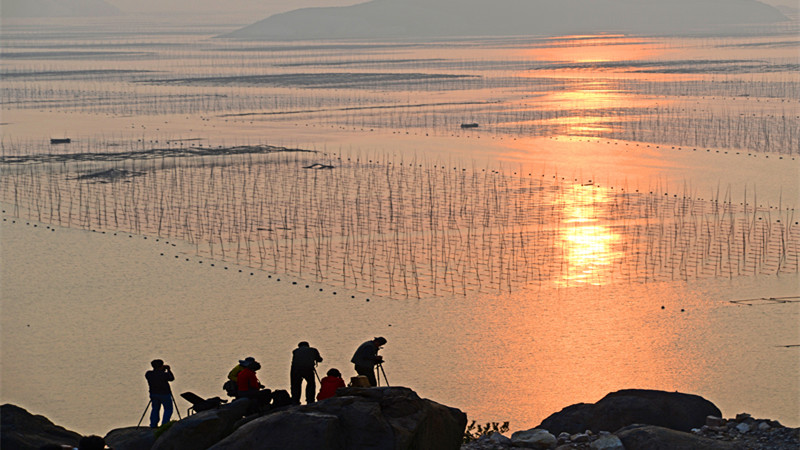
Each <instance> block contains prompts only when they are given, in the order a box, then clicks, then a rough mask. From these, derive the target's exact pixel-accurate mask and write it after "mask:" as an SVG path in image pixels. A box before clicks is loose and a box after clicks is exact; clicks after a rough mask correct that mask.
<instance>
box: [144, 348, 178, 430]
mask: <svg viewBox="0 0 800 450" xmlns="http://www.w3.org/2000/svg"><path fill="white" fill-rule="evenodd" d="M150 365H151V366H153V370H148V371H147V372H146V373H145V374H144V377H145V378H146V379H147V385H148V387H149V389H150V402H152V404H153V409H152V411H151V412H150V428H157V427H158V415H159V413H160V412H161V407H162V406H163V407H164V417H163V418H162V420H161V425H164V424H165V423H167V422H169V419H170V418H171V417H172V401H173V400H172V390H171V389H170V387H169V382H170V381H173V380H175V375H173V374H172V370H170V367H169V366H168V365H166V364H164V361H162V360H160V359H154V360H153V361H151V362H150Z"/></svg>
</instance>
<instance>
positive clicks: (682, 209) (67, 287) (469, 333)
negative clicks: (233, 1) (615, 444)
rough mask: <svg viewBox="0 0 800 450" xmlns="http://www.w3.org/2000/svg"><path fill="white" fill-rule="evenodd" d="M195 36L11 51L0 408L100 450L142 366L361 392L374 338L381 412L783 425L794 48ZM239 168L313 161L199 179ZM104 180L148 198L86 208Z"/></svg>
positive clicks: (143, 400) (62, 36) (798, 123)
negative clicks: (698, 405) (100, 438)
mask: <svg viewBox="0 0 800 450" xmlns="http://www.w3.org/2000/svg"><path fill="white" fill-rule="evenodd" d="M202 30H203V32H202V33H204V34H200V33H198V32H197V31H195V29H191V28H185V27H176V26H174V25H172V24H157V26H154V25H152V24H149V25H143V24H135V23H130V22H123V23H116V24H111V25H110V26H109V25H103V24H96V23H88V24H68V25H64V24H57V23H49V24H45V25H44V26H43V25H41V24H37V23H31V22H21V23H16V24H12V26H7V25H6V24H4V28H3V48H2V52H3V55H2V62H1V63H0V64H1V65H2V77H3V79H4V83H3V87H2V89H1V90H0V92H2V99H3V102H2V103H3V111H2V113H3V119H2V122H3V124H2V131H3V137H2V144H3V145H2V155H0V156H2V158H3V159H2V164H0V166H2V167H0V171H1V172H0V173H1V174H2V180H0V201H2V205H3V210H4V212H3V214H2V217H3V219H5V220H4V222H2V228H0V238H1V239H2V246H0V252H2V253H0V262H2V265H1V266H0V269H1V270H2V272H0V280H2V282H1V283H0V284H1V285H2V288H0V293H2V315H1V317H0V321H1V322H0V325H2V327H1V331H0V337H1V338H2V340H1V341H0V343H2V367H0V370H1V371H2V372H0V373H1V374H2V387H1V388H0V397H2V401H3V402H12V403H16V404H19V405H22V406H24V407H26V408H29V409H30V410H31V411H33V412H35V413H41V414H44V415H46V416H48V417H50V418H52V419H53V420H54V421H56V422H57V423H59V424H62V425H64V426H66V427H68V428H71V429H75V430H77V431H81V432H84V433H105V432H106V431H108V430H109V429H111V428H113V427H118V426H128V425H132V424H133V423H135V421H137V420H138V417H139V416H140V415H141V412H142V410H143V409H144V407H145V405H146V404H147V396H146V385H145V383H144V378H143V373H144V371H145V370H147V367H148V362H149V361H150V360H151V359H153V358H156V357H160V358H163V359H165V360H166V361H167V362H168V363H169V364H171V365H172V367H173V369H174V370H175V372H176V377H177V379H176V382H175V384H174V387H175V391H176V392H184V391H187V390H190V391H193V392H196V393H198V394H200V395H202V396H215V395H221V394H222V391H221V385H222V382H223V381H224V377H225V374H226V373H227V371H228V370H229V369H230V366H232V365H233V364H235V362H236V360H237V359H241V358H243V357H245V356H248V355H252V356H255V357H256V358H257V359H259V360H260V361H261V362H262V366H263V367H264V368H263V369H262V371H261V373H260V378H261V380H262V382H263V383H264V384H266V385H267V386H269V387H271V388H288V368H289V362H290V353H291V350H292V349H293V348H294V347H295V345H296V344H297V342H299V341H301V340H307V341H309V342H311V344H312V345H314V346H316V347H317V348H319V349H320V351H321V353H322V355H323V357H324V358H325V361H324V362H323V364H322V366H321V371H326V370H327V369H328V368H329V367H337V368H339V369H340V370H342V371H343V373H344V374H345V375H348V374H349V373H350V372H352V370H351V367H350V364H349V363H348V361H349V358H350V356H351V354H352V352H353V351H354V350H355V348H356V347H357V346H358V344H360V343H361V342H362V341H364V340H367V339H370V338H372V337H373V336H378V335H382V336H385V337H386V338H387V339H388V341H389V343H388V344H387V346H386V348H385V349H384V350H383V354H384V356H385V358H386V360H387V362H386V364H385V369H386V373H387V376H388V379H389V382H390V383H391V384H393V385H404V386H409V387H411V388H413V389H415V390H416V391H417V392H419V393H420V395H422V396H425V397H429V398H431V399H434V400H436V401H439V402H441V403H445V404H447V405H451V406H456V407H459V408H461V409H463V410H464V411H466V412H467V413H468V415H469V416H470V418H472V419H475V420H478V421H506V420H509V421H510V422H511V427H512V429H514V430H517V429H524V428H530V427H533V426H535V425H537V424H538V423H539V422H540V421H541V420H542V419H544V418H545V417H546V416H547V415H549V414H550V413H552V412H555V411H558V410H560V409H561V408H563V407H566V406H568V405H570V404H573V403H578V402H594V401H597V400H599V399H600V398H601V397H602V396H603V395H605V394H606V393H608V392H611V391H614V390H618V389H624V388H651V389H663V390H669V391H671V390H678V391H682V392H691V393H696V394H699V395H702V396H704V397H706V398H708V399H709V400H711V401H713V402H714V403H715V404H717V405H718V406H719V407H720V408H721V409H722V411H723V413H724V414H725V415H728V416H731V415H734V414H736V413H738V412H742V411H746V412H749V413H751V414H753V415H755V416H759V417H769V418H774V419H778V420H780V421H782V422H783V423H784V424H787V425H793V426H798V424H800V382H798V379H797V376H796V374H797V370H798V367H800V354H798V348H797V347H796V345H798V344H800V327H799V326H798V324H799V323H800V304H798V303H797V300H798V297H797V296H798V295H800V294H799V293H798V287H799V286H798V285H799V284H800V283H798V282H799V281H800V280H798V272H797V270H798V261H797V259H798V258H797V255H798V250H799V249H798V246H799V245H800V244H798V239H799V238H798V235H799V234H800V230H799V229H798V227H797V226H796V225H797V223H796V221H797V217H796V215H795V212H794V208H795V207H796V206H797V200H798V197H799V195H798V192H799V191H800V186H798V183H797V179H798V177H797V176H798V174H799V169H800V165H799V163H798V161H797V158H798V150H797V149H798V148H800V145H798V143H799V142H800V120H799V119H800V111H798V109H799V108H798V105H800V103H798V100H797V99H798V98H800V77H798V75H797V73H798V72H797V68H798V59H797V54H798V53H797V49H798V46H800V44H798V41H797V38H796V33H795V32H794V31H793V29H791V27H789V29H786V30H779V31H778V32H775V33H774V34H769V35H763V34H762V35H755V36H753V35H751V36H747V37H692V38H680V39H679V38H654V37H646V36H645V37H632V36H571V37H561V38H556V39H552V38H513V39H511V38H510V39H495V40H483V41H479V42H474V41H459V42H437V43H419V42H412V43H389V44H386V43H378V44H376V43H364V42H349V43H323V42H310V43H299V44H297V43H295V44H287V43H242V42H227V41H221V40H218V39H214V38H213V35H214V34H216V33H218V32H219V33H221V32H223V31H225V30H226V28H225V27H222V26H220V27H216V28H207V27H206V28H203V29H202ZM469 122H477V123H479V124H480V127H479V128H477V129H473V130H463V129H461V127H460V124H461V123H469ZM52 137H71V138H72V139H73V143H71V144H68V145H63V146H52V145H50V144H49V139H50V138H52ZM256 144H272V145H280V146H287V147H292V148H302V149H308V150H317V151H319V153H315V154H311V155H304V156H303V158H307V159H298V158H300V157H299V156H290V157H287V158H288V159H284V160H280V159H278V160H275V159H272V158H273V156H272V155H266V156H264V155H262V156H258V155H252V154H250V155H249V156H247V155H245V156H243V157H241V158H235V157H231V156H228V155H210V156H208V155H207V156H202V157H201V156H196V155H195V156H187V154H188V153H191V152H189V151H188V149H195V150H199V149H205V150H207V149H209V148H218V147H219V146H223V147H225V148H229V147H232V146H237V145H240V146H244V145H256ZM152 149H160V150H163V152H162V153H161V154H160V156H158V157H157V158H153V157H152V155H149V156H148V154H147V153H146V152H148V151H149V150H152ZM195 150H192V151H195ZM170 152H172V153H170ZM76 153H85V154H88V156H87V155H84V156H83V157H81V158H76V157H74V154H76ZM112 153H113V154H115V156H113V157H109V156H108V155H109V154H112ZM70 154H73V156H68V157H65V158H62V159H58V156H57V155H70ZM175 154H180V155H181V156H180V157H173V156H169V155H175ZM54 155H56V156H54ZM163 155H167V156H163ZM292 158H295V159H292ZM348 158H350V161H349V162H347V161H348ZM356 160H357V161H358V163H356V162H355V161H356ZM276 161H283V162H282V163H278V162H276ZM287 161H288V162H287ZM310 162H320V163H322V162H324V163H332V165H335V166H336V168H335V169H333V171H331V172H324V171H316V172H313V174H312V173H311V172H309V171H308V170H303V169H302V168H300V167H301V163H302V165H305V164H306V163H310ZM402 167H406V168H405V169H403V168H402ZM108 168H117V169H125V170H131V171H141V172H142V174H143V175H141V176H136V177H130V178H124V179H122V180H116V181H113V182H109V183H95V182H93V181H92V180H89V181H86V180H79V179H78V177H79V176H80V175H85V174H87V173H91V172H97V171H99V170H106V169H108ZM445 169H446V171H445ZM459 169H460V170H459ZM453 171H455V172H456V173H457V174H459V175H452V172H453ZM461 174H464V175H461ZM276 177H277V178H276ZM275 180H280V182H279V183H276V182H275ZM543 180H546V181H543ZM470 183H471V184H470ZM278 185H279V186H278ZM434 190H435V192H436V194H435V195H432V194H431V192H434ZM426 192H427V195H425V193H426ZM328 195H330V196H332V197H331V198H332V200H331V202H326V201H322V200H327V199H329V197H327V196H328ZM662 197H667V199H668V200H665V199H663V198H662ZM390 199H391V200H392V202H391V205H392V206H391V209H390V208H389V204H390V203H389V200H390ZM298 205H302V206H303V207H302V208H300V207H298ZM423 205H424V208H423V207H422V206H423ZM719 205H722V206H719ZM362 208H364V209H362ZM165 211H166V213H165ZM389 211H391V213H389ZM212 214H213V216H212ZM289 223H291V226H288V225H287V224H289ZM34 225H36V226H34ZM301 225H302V226H303V227H304V228H301ZM48 227H51V228H53V229H55V231H51V228H48ZM372 227H377V228H372ZM380 227H386V228H385V229H384V228H380ZM300 229H302V230H304V231H303V233H304V234H303V235H302V236H298V234H296V233H297V232H299V231H298V230H300ZM92 230H96V231H92ZM726 230H727V231H726ZM115 233H117V234H116V235H115ZM145 238H146V239H145ZM217 238H219V239H220V240H221V243H218V242H217ZM156 240H157V241H156ZM167 242H169V243H167ZM234 249H235V250H234ZM473 249H474V250H475V251H474V252H473V251H472V250H473ZM295 252H296V253H295ZM321 255H324V257H323V256H321ZM359 258H360V260H361V261H362V262H361V263H358V259H359ZM201 261H202V263H201ZM364 261H371V262H372V263H371V264H367V263H364ZM211 264H214V266H213V267H212V266H211ZM226 267H227V269H226ZM364 267H367V268H371V269H369V270H367V269H364ZM356 268H360V269H359V270H361V272H359V273H357V272H358V271H357V270H356ZM240 270H241V272H240ZM370 270H371V271H370ZM251 273H252V274H253V275H250V274H251ZM279 279H280V281H278V280H279ZM295 283H296V284H295ZM306 286H308V287H306ZM770 298H778V299H783V300H786V301H771V300H760V299H770ZM738 300H748V301H746V302H741V303H732V302H735V301H738ZM179 404H180V405H181V409H184V408H185V407H188V405H184V404H183V402H182V401H179Z"/></svg>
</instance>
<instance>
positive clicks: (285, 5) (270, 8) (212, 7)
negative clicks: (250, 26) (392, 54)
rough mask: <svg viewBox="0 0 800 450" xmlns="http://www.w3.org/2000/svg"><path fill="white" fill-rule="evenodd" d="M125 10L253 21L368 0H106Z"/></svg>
mask: <svg viewBox="0 0 800 450" xmlns="http://www.w3.org/2000/svg"><path fill="white" fill-rule="evenodd" d="M106 1H107V2H108V3H111V4H113V5H115V6H116V7H118V8H119V9H121V10H123V11H125V12H136V13H147V12H159V11H166V12H185V11H192V12H195V13H218V12H226V13H232V14H245V13H247V14H252V15H253V16H252V18H253V21H254V22H255V21H256V20H260V19H263V18H265V17H266V16H269V15H271V14H275V13H279V12H285V11H291V10H293V9H297V8H305V7H310V6H345V5H354V4H356V3H364V1H365V0H106Z"/></svg>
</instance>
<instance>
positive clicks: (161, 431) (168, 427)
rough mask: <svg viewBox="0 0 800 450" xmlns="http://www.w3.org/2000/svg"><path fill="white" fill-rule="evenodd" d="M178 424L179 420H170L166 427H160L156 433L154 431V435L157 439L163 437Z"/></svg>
mask: <svg viewBox="0 0 800 450" xmlns="http://www.w3.org/2000/svg"><path fill="white" fill-rule="evenodd" d="M176 423H178V421H177V420H170V421H169V422H167V423H165V424H164V425H161V426H160V427H158V428H156V429H155V431H153V434H154V435H155V436H156V439H158V438H159V437H161V435H162V434H164V433H166V431H167V430H169V429H170V428H171V427H172V425H174V424H176Z"/></svg>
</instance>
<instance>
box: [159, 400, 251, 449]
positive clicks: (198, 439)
mask: <svg viewBox="0 0 800 450" xmlns="http://www.w3.org/2000/svg"><path fill="white" fill-rule="evenodd" d="M249 408H250V401H249V400H247V399H239V400H236V401H234V402H231V403H230V404H227V405H223V406H220V407H219V408H217V409H211V410H208V411H202V412H199V413H197V414H194V415H191V416H189V417H186V418H184V419H183V420H180V421H178V422H175V423H174V424H173V425H172V426H171V427H169V429H168V430H167V431H165V432H164V434H162V435H161V436H160V437H159V438H158V439H157V440H156V443H155V445H153V450H204V449H207V448H209V447H211V446H212V445H214V444H216V443H217V442H219V441H220V440H222V439H224V438H225V437H226V436H228V435H229V434H231V433H232V432H233V430H234V425H235V424H236V423H237V422H238V421H239V420H240V419H241V418H242V417H244V415H245V414H246V413H247V411H248V409H249Z"/></svg>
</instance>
